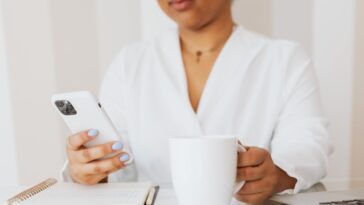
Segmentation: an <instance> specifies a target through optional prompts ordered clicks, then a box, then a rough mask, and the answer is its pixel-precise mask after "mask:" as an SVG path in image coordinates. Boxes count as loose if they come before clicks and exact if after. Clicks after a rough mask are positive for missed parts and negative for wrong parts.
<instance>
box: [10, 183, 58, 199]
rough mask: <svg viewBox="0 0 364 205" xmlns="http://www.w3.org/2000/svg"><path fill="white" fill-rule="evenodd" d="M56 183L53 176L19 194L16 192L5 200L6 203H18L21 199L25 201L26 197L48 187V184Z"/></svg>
mask: <svg viewBox="0 0 364 205" xmlns="http://www.w3.org/2000/svg"><path fill="white" fill-rule="evenodd" d="M56 183H57V180H56V179H54V178H49V179H47V180H45V181H43V182H41V183H39V184H37V185H35V186H33V187H31V188H29V189H27V190H25V191H23V192H21V193H19V194H17V195H16V196H14V197H12V198H10V199H9V200H8V201H7V204H8V205H15V204H19V203H21V202H22V201H25V200H27V199H29V198H30V197H32V196H34V195H36V194H38V193H39V192H42V191H44V190H46V189H47V188H49V187H50V186H52V185H54V184H56Z"/></svg>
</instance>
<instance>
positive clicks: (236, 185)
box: [234, 140, 246, 193]
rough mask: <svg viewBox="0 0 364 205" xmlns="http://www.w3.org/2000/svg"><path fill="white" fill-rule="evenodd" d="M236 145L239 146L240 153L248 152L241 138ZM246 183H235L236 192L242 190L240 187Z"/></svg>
mask: <svg viewBox="0 0 364 205" xmlns="http://www.w3.org/2000/svg"><path fill="white" fill-rule="evenodd" d="M236 145H237V146H238V153H239V152H246V148H245V147H244V146H243V145H242V144H240V142H239V140H238V141H237V143H236ZM244 184H245V181H241V182H237V183H235V186H234V193H237V192H238V191H240V189H241V188H243V186H244Z"/></svg>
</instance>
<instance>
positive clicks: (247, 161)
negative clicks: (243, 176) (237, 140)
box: [238, 147, 270, 168]
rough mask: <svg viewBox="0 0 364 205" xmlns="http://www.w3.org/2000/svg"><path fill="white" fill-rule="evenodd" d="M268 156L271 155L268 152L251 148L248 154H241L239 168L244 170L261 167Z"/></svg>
mask: <svg viewBox="0 0 364 205" xmlns="http://www.w3.org/2000/svg"><path fill="white" fill-rule="evenodd" d="M268 156H270V154H269V152H268V151H267V150H264V149H261V148H257V147H250V148H249V149H248V150H247V151H246V152H240V153H239V159H238V167H239V168H244V167H253V166H259V165H260V164H262V163H263V162H264V160H265V159H266V158H267V157H268Z"/></svg>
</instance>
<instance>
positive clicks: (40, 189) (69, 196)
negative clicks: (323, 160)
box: [5, 178, 155, 205]
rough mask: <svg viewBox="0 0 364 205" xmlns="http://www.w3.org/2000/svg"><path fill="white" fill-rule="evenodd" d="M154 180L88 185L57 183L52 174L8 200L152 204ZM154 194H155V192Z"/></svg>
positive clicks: (26, 203)
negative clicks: (152, 181)
mask: <svg viewBox="0 0 364 205" xmlns="http://www.w3.org/2000/svg"><path fill="white" fill-rule="evenodd" d="M151 191H153V193H155V189H154V187H153V186H152V184H151V183H149V182H145V183H108V184H97V185H93V186H84V185H80V184H75V183H57V180H56V179H53V178H50V179H47V180H45V181H43V182H42V183H40V184H38V185H36V186H33V187H31V188H29V189H27V190H25V191H23V192H21V193H19V194H18V195H16V196H14V197H12V198H11V199H9V200H8V201H7V202H6V203H5V204H8V205H14V204H22V205H23V204H24V205H35V204H37V205H42V204H53V205H61V204H62V205H64V204H67V205H83V204H85V205H86V204H87V205H96V204H103V205H116V204H117V205H145V204H147V205H149V204H152V203H153V200H150V196H149V197H148V195H149V193H150V192H151ZM153 198H154V196H153Z"/></svg>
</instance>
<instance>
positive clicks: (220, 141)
mask: <svg viewBox="0 0 364 205" xmlns="http://www.w3.org/2000/svg"><path fill="white" fill-rule="evenodd" d="M169 148H170V160H171V172H172V181H173V187H174V190H175V192H176V195H177V200H178V202H179V205H201V204H208V205H228V204H230V203H231V200H232V197H233V194H234V193H235V192H236V191H238V190H240V188H241V187H242V186H243V185H244V182H242V183H235V181H236V170H237V155H238V151H245V149H244V147H243V146H241V145H239V144H238V141H237V139H236V138H235V137H232V136H191V137H173V138H170V140H169Z"/></svg>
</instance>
